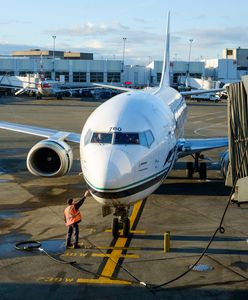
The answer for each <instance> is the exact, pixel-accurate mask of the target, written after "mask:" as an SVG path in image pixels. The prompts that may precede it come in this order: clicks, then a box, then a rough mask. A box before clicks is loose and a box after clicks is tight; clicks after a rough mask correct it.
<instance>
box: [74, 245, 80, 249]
mask: <svg viewBox="0 0 248 300" xmlns="http://www.w3.org/2000/svg"><path fill="white" fill-rule="evenodd" d="M73 248H74V249H80V248H81V246H80V245H74V246H73Z"/></svg>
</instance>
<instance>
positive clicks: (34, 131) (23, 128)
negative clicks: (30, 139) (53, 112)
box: [0, 122, 80, 144]
mask: <svg viewBox="0 0 248 300" xmlns="http://www.w3.org/2000/svg"><path fill="white" fill-rule="evenodd" d="M0 129H7V130H12V131H16V132H21V133H26V134H31V135H35V136H40V137H45V138H50V139H53V140H64V141H68V142H73V143H77V144H79V143H80V134H78V133H74V132H66V131H59V130H54V129H49V128H42V127H36V126H29V125H22V124H16V123H9V122H0Z"/></svg>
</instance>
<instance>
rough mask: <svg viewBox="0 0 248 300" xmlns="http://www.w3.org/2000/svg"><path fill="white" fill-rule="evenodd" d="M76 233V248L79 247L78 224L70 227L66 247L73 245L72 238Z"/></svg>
mask: <svg viewBox="0 0 248 300" xmlns="http://www.w3.org/2000/svg"><path fill="white" fill-rule="evenodd" d="M73 232H74V246H76V245H78V236H79V228H78V223H74V224H71V225H70V226H68V231H67V236H66V246H69V245H71V238H72V234H73Z"/></svg>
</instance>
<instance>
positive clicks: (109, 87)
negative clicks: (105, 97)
mask: <svg viewBox="0 0 248 300" xmlns="http://www.w3.org/2000/svg"><path fill="white" fill-rule="evenodd" d="M92 85H93V86H98V87H102V88H107V89H113V90H118V91H123V92H134V91H137V90H136V89H131V88H125V87H122V86H115V85H108V84H101V83H92Z"/></svg>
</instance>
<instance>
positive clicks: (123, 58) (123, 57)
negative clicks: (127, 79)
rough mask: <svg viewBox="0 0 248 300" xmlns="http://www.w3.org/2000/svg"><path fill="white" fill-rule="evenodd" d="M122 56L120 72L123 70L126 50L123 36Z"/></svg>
mask: <svg viewBox="0 0 248 300" xmlns="http://www.w3.org/2000/svg"><path fill="white" fill-rule="evenodd" d="M122 39H123V56H122V72H124V61H125V50H126V40H127V38H126V37H123V38H122Z"/></svg>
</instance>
